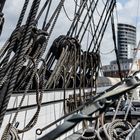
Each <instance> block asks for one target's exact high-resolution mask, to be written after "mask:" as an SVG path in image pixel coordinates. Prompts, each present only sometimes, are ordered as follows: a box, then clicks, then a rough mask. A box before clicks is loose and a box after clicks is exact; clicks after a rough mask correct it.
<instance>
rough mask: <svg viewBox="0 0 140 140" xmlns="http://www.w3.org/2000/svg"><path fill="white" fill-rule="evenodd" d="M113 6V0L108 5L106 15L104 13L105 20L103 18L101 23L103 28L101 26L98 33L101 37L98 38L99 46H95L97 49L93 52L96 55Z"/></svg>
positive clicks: (114, 3)
mask: <svg viewBox="0 0 140 140" xmlns="http://www.w3.org/2000/svg"><path fill="white" fill-rule="evenodd" d="M115 5H116V2H114V0H113V2H111V3H110V6H109V7H108V11H107V13H106V18H105V19H104V21H103V25H104V26H102V28H101V30H100V32H99V35H100V36H101V37H100V40H99V44H98V45H97V48H96V51H95V52H96V53H97V52H98V51H99V47H100V44H101V41H102V38H103V35H104V32H105V30H106V28H107V25H108V22H109V19H110V17H111V14H112V12H113V9H114V7H115ZM101 31H102V33H101ZM98 39H99V38H98ZM98 39H97V41H98ZM97 41H96V44H97Z"/></svg>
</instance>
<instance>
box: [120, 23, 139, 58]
mask: <svg viewBox="0 0 140 140" xmlns="http://www.w3.org/2000/svg"><path fill="white" fill-rule="evenodd" d="M135 47H136V27H134V26H132V25H128V24H122V23H119V24H118V53H119V59H120V60H124V59H125V60H126V59H130V58H133V56H134V48H135Z"/></svg>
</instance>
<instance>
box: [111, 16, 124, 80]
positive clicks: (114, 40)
mask: <svg viewBox="0 0 140 140" xmlns="http://www.w3.org/2000/svg"><path fill="white" fill-rule="evenodd" d="M111 27H112V35H113V42H114V47H115V53H116V58H117V65H118V72H119V76H120V79H121V81H122V74H121V66H120V61H119V56H118V49H117V44H116V35H115V25H114V16H113V14H112V16H111Z"/></svg>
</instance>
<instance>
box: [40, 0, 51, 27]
mask: <svg viewBox="0 0 140 140" xmlns="http://www.w3.org/2000/svg"><path fill="white" fill-rule="evenodd" d="M51 4H52V0H50V2H49V5H48V8H47V11H46V15H45V19H44V22H43V25H42V29H45V26H46V22H47V18H48V15H49V11H50V8H51Z"/></svg>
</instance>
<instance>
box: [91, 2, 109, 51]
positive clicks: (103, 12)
mask: <svg viewBox="0 0 140 140" xmlns="http://www.w3.org/2000/svg"><path fill="white" fill-rule="evenodd" d="M107 4H108V1H107V2H106V4H105V6H104V9H103V11H102V14H101V16H100V19H99V22H98V24H97V27H96V30H95V33H94V36H93V38H92V40H91V43H90V45H89V48H88V52H89V51H90V49H91V46H92V43H93V41H94V39H95V36H96V34H97V31H98V28H99V26H100V23H101V20H102V18H103V16H104V14H105V10H106V8H107ZM106 15H107V14H106ZM105 17H106V16H105ZM103 25H104V24H103ZM101 28H103V26H102V27H101ZM98 37H99V36H98ZM97 41H98V38H96V42H95V45H96V44H97Z"/></svg>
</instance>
